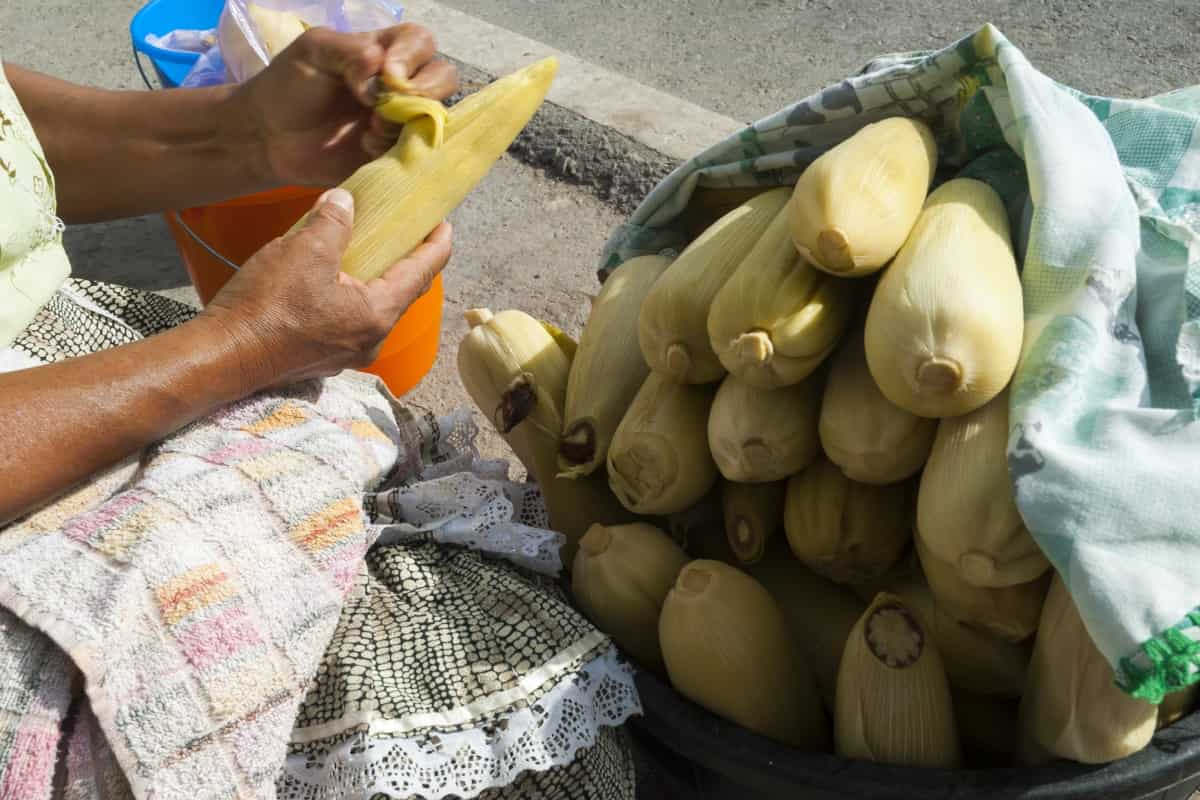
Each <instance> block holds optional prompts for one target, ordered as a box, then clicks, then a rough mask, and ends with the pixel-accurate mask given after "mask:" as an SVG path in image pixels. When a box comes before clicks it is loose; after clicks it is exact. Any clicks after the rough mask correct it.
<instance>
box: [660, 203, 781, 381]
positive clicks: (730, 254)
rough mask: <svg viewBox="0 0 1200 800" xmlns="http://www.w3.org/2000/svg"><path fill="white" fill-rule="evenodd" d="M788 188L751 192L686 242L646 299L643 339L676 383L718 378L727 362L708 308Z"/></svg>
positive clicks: (664, 374) (771, 216) (777, 207)
mask: <svg viewBox="0 0 1200 800" xmlns="http://www.w3.org/2000/svg"><path fill="white" fill-rule="evenodd" d="M787 198H788V190H787V189H785V188H780V189H772V190H770V191H768V192H764V193H762V194H760V195H757V196H755V197H752V198H751V199H749V200H747V201H746V202H745V203H743V204H742V205H740V206H738V207H737V208H735V209H734V210H733V211H731V212H729V213H728V214H726V215H725V216H723V217H721V219H719V220H717V221H716V222H715V223H714V224H713V225H712V226H711V227H709V228H708V229H707V230H706V231H705V232H704V233H703V234H701V235H700V237H699V238H698V239H696V240H695V241H694V242H692V243H691V244H690V245H688V246H687V248H686V249H684V251H683V252H682V253H681V254H680V256H679V258H677V259H675V262H674V263H673V264H671V266H670V267H668V268H667V270H666V271H665V272H664V273H663V274H662V276H661V277H660V278H659V279H658V281H657V282H656V283H655V284H654V286H653V288H651V290H650V293H649V294H647V295H646V298H645V300H643V301H642V309H641V313H640V314H639V315H638V342H639V344H640V346H641V348H642V355H643V356H645V358H646V363H647V364H648V365H649V366H650V369H651V370H653V371H655V372H658V373H660V374H661V375H663V376H664V377H666V378H669V379H670V380H672V381H674V382H676V383H713V382H715V381H718V380H720V379H721V376H722V375H724V374H725V368H724V367H723V366H721V362H720V361H719V360H718V359H717V355H716V353H714V352H713V348H712V345H711V344H710V343H709V339H708V329H707V320H708V310H709V308H710V307H711V306H712V302H713V298H714V297H716V295H717V292H719V291H720V290H721V287H722V286H724V285H725V281H727V280H728V279H729V277H730V275H732V274H733V271H734V270H735V269H737V267H738V265H739V264H740V263H741V261H742V259H743V258H745V256H746V254H747V253H749V252H750V249H751V248H752V247H753V246H754V243H755V242H757V241H758V239H759V237H760V236H762V233H763V231H764V230H766V228H767V225H768V224H770V222H771V220H772V219H773V218H774V217H775V215H776V214H777V213H778V212H779V210H780V209H781V208H783V206H784V204H786V203H787Z"/></svg>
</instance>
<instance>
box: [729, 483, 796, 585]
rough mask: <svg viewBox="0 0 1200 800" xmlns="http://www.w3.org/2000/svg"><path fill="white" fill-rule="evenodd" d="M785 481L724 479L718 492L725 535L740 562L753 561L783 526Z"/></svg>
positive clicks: (756, 559) (764, 550) (755, 561)
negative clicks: (761, 481)
mask: <svg viewBox="0 0 1200 800" xmlns="http://www.w3.org/2000/svg"><path fill="white" fill-rule="evenodd" d="M786 496H787V483H785V482H784V481H775V482H773V483H735V482H733V481H726V482H725V484H724V486H723V489H722V492H721V506H722V510H723V512H724V517H725V535H726V536H727V537H728V538H729V547H730V548H731V549H732V550H733V552H734V554H735V555H736V556H737V559H738V561H739V562H741V563H742V564H756V563H758V562H759V561H760V560H761V559H762V557H763V554H764V553H765V552H766V550H767V546H768V545H769V544H770V542H771V539H772V537H774V536H775V533H776V531H778V530H779V529H780V528H782V527H783V501H784V498H785V497H786Z"/></svg>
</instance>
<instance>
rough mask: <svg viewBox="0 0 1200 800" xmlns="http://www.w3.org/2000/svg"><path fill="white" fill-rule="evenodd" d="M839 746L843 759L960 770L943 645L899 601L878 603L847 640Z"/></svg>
mask: <svg viewBox="0 0 1200 800" xmlns="http://www.w3.org/2000/svg"><path fill="white" fill-rule="evenodd" d="M834 740H835V743H836V747H837V754H838V755H839V756H841V757H843V758H851V759H856V760H862V761H873V762H876V763H879V764H891V765H895V766H907V767H940V768H943V769H949V768H954V767H958V766H960V765H961V764H962V748H961V746H960V744H959V739H958V729H957V724H956V722H955V717H954V703H953V701H952V700H951V697H950V684H949V683H948V682H947V680H946V671H945V669H944V667H943V666H942V659H941V656H940V654H939V653H938V648H937V644H936V643H935V642H934V640H933V637H931V636H929V635H928V633H927V632H926V626H925V624H924V622H923V621H922V620H921V618H920V615H919V614H917V613H916V612H914V611H913V610H912V609H910V608H908V607H907V606H906V605H905V604H904V601H902V600H901V599H900V598H899V597H896V596H894V595H889V594H881V595H879V597H877V598H875V601H874V602H873V603H871V605H870V607H868V608H867V610H866V612H865V613H864V614H863V615H862V617H861V618H860V619H859V621H858V622H857V623H856V624H855V626H854V629H853V630H852V631H851V632H850V636H849V637H848V638H847V639H846V648H845V650H844V651H843V653H842V662H841V666H840V668H839V670H838V684H837V709H836V712H835V714H834Z"/></svg>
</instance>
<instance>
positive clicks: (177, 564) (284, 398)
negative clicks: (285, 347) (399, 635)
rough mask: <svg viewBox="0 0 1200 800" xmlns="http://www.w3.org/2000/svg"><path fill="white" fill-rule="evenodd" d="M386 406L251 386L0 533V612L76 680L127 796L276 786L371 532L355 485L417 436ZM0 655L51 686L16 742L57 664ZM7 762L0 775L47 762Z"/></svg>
mask: <svg viewBox="0 0 1200 800" xmlns="http://www.w3.org/2000/svg"><path fill="white" fill-rule="evenodd" d="M375 419H381V420H388V421H389V422H388V425H387V427H388V429H389V433H391V435H392V436H393V437H395V438H389V437H388V436H386V435H384V433H383V432H382V430H381V427H380V426H379V425H377V424H376V423H375V421H374V420H375ZM393 419H394V415H393V413H392V408H391V405H390V400H389V399H388V396H387V395H386V393H384V392H382V391H379V390H378V389H376V388H375V386H374V379H371V383H367V382H365V381H363V380H360V379H356V378H353V377H349V376H347V377H342V378H338V379H332V380H329V381H325V382H322V383H306V384H302V385H299V386H297V387H294V388H293V389H291V390H289V391H286V392H280V393H274V394H271V395H264V396H257V397H252V398H250V399H248V400H246V401H243V402H241V403H237V404H234V405H232V406H230V407H227V408H226V409H224V410H222V411H220V412H218V413H216V414H214V415H213V416H212V417H210V418H208V419H206V420H204V421H202V422H199V423H196V424H194V425H191V426H189V427H188V428H186V429H184V430H182V431H180V432H179V433H178V434H176V435H175V436H172V437H170V438H168V439H167V440H165V441H164V442H162V443H160V444H159V445H157V446H155V447H154V448H152V449H151V450H149V451H148V452H147V453H145V454H144V455H143V457H142V458H141V459H140V460H139V461H137V462H130V463H127V464H124V465H122V466H120V467H118V468H117V469H115V470H113V471H112V472H110V473H109V474H108V475H107V476H106V477H105V478H104V479H101V480H97V481H92V482H89V483H88V484H86V485H85V486H83V487H82V488H80V489H78V490H77V491H75V492H73V493H72V494H69V495H68V496H66V497H64V498H62V499H60V500H58V501H56V502H54V503H52V504H50V505H49V506H47V507H46V508H44V509H42V510H41V511H39V512H37V513H35V514H33V515H31V516H30V517H28V518H27V519H24V520H22V521H20V522H18V523H15V524H13V525H10V526H9V527H8V528H6V529H5V530H4V532H3V534H2V535H0V605H3V606H4V607H5V608H6V609H8V610H9V611H10V612H12V614H15V615H16V616H17V617H19V618H20V620H21V622H23V623H25V624H26V625H28V626H30V627H32V628H36V629H37V631H39V632H40V633H42V634H45V636H47V637H49V639H50V640H52V641H53V643H54V644H55V645H57V647H58V648H59V649H60V650H61V651H62V652H63V653H65V654H66V656H68V657H69V658H70V661H71V662H72V663H73V664H74V665H75V667H77V668H78V670H79V672H80V673H82V677H83V680H84V682H85V688H86V696H87V700H88V706H89V708H88V713H89V714H94V715H95V719H96V721H97V722H98V724H99V727H100V729H101V730H102V731H103V733H104V737H103V741H104V742H105V743H106V745H107V747H109V748H111V750H112V752H113V754H114V755H115V758H116V761H117V763H119V764H120V766H121V768H122V772H123V774H124V777H125V778H126V779H127V780H128V782H129V785H130V788H131V789H132V790H133V793H134V794H135V795H137V796H139V797H145V796H155V797H164V798H166V797H180V798H183V797H188V798H199V797H271V796H274V784H275V779H276V777H277V774H278V772H279V770H280V768H281V766H282V764H283V760H284V756H285V752H286V746H287V741H288V737H289V734H290V732H291V728H292V723H293V721H294V719H295V716H296V712H297V709H298V708H299V705H300V701H301V699H302V698H303V696H304V693H305V691H306V689H307V686H308V683H309V681H310V680H311V678H312V676H313V674H314V673H315V671H316V668H317V665H318V663H319V661H320V659H321V656H322V654H323V653H324V650H325V647H326V645H327V644H328V642H329V639H330V637H331V636H332V634H333V631H334V628H335V627H336V625H337V621H338V616H339V613H340V611H341V606H342V601H343V599H344V597H345V595H346V593H347V592H348V591H349V590H350V588H351V587H352V586H353V585H354V582H355V578H356V576H357V575H358V572H359V567H360V565H361V561H362V557H363V554H364V553H365V552H366V551H367V548H368V546H369V545H370V543H371V537H372V535H373V534H372V532H371V529H370V528H369V527H368V525H367V523H366V517H365V514H364V512H363V509H362V501H361V498H362V494H363V490H364V489H365V488H367V487H370V486H372V485H373V484H375V483H376V482H378V481H379V480H380V479H381V478H383V477H384V476H385V475H386V474H388V473H390V472H392V471H393V470H394V469H397V470H399V471H401V472H403V470H404V469H405V468H406V466H407V465H406V463H405V461H404V460H403V458H404V456H405V454H406V453H407V452H410V451H411V449H412V448H413V447H416V446H417V445H416V442H415V441H413V442H412V443H411V447H410V446H406V444H405V437H406V436H411V437H412V438H413V439H414V440H415V438H416V436H417V433H416V431H415V429H414V430H409V431H405V430H402V429H401V428H400V427H399V426H398V425H397V424H396V423H394V422H391V420H393ZM16 627H17V629H18V631H19V634H20V638H24V639H28V638H33V639H34V640H35V641H36V642H37V652H42V651H46V652H47V653H50V654H52V653H53V650H52V649H51V648H47V647H46V646H45V643H44V642H41V641H38V637H37V636H36V635H34V636H31V635H30V634H29V631H27V630H22V629H20V627H19V626H16ZM6 644H8V642H6ZM6 650H7V648H6ZM3 666H4V667H6V668H7V670H9V671H10V672H8V674H4V675H2V676H0V678H2V680H3V684H4V685H20V683H21V681H22V680H24V681H25V682H26V683H27V684H28V685H30V686H31V687H34V688H32V689H31V694H33V695H38V694H40V693H42V692H45V693H47V694H48V695H50V696H51V697H52V698H53V702H51V703H49V704H47V703H45V702H39V698H37V697H32V698H31V699H30V700H29V702H28V712H27V713H26V714H25V715H24V716H23V717H22V721H23V722H24V721H28V724H23V725H22V726H21V727H20V729H19V730H18V731H17V735H16V736H15V737H14V739H15V741H16V744H15V745H14V746H20V745H21V744H22V743H26V742H29V743H33V744H37V743H41V742H42V741H43V740H44V739H45V736H42V735H40V731H41V728H40V727H38V726H40V725H44V724H45V722H44V721H45V720H46V719H48V718H53V716H54V715H56V714H59V713H60V712H61V711H62V710H63V700H62V699H63V697H64V692H63V691H61V689H62V686H63V684H64V682H65V683H68V684H69V682H70V673H69V672H66V671H65V670H64V667H65V665H64V664H63V662H62V660H61V659H58V660H57V661H55V660H54V658H53V657H52V655H47V660H46V661H45V662H44V663H38V661H37V658H36V657H29V658H26V659H24V660H23V661H16V660H15V659H14V658H12V657H10V658H6V659H5V663H4V664H3ZM35 667H36V668H37V669H36V671H34V668H35ZM46 705H50V706H51V707H50V708H45V706H46ZM85 719H86V716H85ZM89 738H90V739H91V742H92V743H91V745H90V746H89V747H88V748H86V749H87V750H89V751H95V750H96V748H97V747H98V746H100V745H99V744H98V743H97V742H96V741H95V737H89ZM52 744H53V745H54V746H56V745H57V738H55V739H54V740H53V742H52ZM31 746H32V745H31ZM6 763H7V766H8V767H9V768H11V769H14V770H17V771H19V772H20V775H13V776H12V777H13V779H14V780H16V779H20V780H26V779H29V780H32V779H33V778H34V777H36V778H37V779H39V780H40V779H42V778H44V777H45V775H46V771H45V769H42V768H40V767H39V769H38V770H37V771H36V775H35V776H29V771H30V767H29V764H30V762H28V761H27V760H26V759H21V758H13V759H9V760H8V761H7V762H6ZM39 763H40V762H39ZM3 777H4V780H5V781H7V780H8V779H9V778H10V775H9V773H8V772H6V773H5V775H4V776H3ZM20 796H22V797H25V796H28V797H36V796H38V795H36V794H32V793H31V794H21V795H20Z"/></svg>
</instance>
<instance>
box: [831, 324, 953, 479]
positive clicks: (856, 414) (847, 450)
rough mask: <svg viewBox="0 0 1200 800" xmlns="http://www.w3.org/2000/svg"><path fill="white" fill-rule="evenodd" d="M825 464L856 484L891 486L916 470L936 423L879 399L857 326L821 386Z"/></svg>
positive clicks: (931, 437)
mask: <svg viewBox="0 0 1200 800" xmlns="http://www.w3.org/2000/svg"><path fill="white" fill-rule="evenodd" d="M818 430H819V433H820V437H821V447H822V449H823V450H824V451H825V455H826V456H828V457H829V460H830V461H832V462H833V463H835V464H837V465H838V466H839V467H841V470H842V472H844V473H845V474H846V477H848V478H850V479H851V480H854V481H858V482H859V483H873V484H884V483H896V482H898V481H902V480H905V479H906V478H910V477H912V476H913V475H915V474H916V473H917V472H919V471H920V469H921V467H923V466H924V465H925V461H926V459H927V458H928V457H929V451H930V448H932V447H933V439H934V435H935V434H936V433H937V422H936V421H935V420H931V419H924V418H922V417H918V416H917V415H915V414H911V413H909V412H908V411H905V410H904V409H902V408H900V407H899V406H897V405H895V404H894V403H892V402H891V401H890V400H888V399H887V398H886V397H884V396H883V392H881V391H879V386H878V385H876V383H875V379H874V378H872V377H871V372H870V370H869V369H867V354H866V349H865V346H864V344H863V333H862V330H861V328H860V329H857V330H856V331H855V332H854V333H853V334H852V335H850V336H848V337H847V338H846V341H845V342H844V343H843V344H842V346H841V347H840V348H838V351H837V353H835V354H834V356H833V359H832V363H831V367H830V370H829V379H828V380H827V381H826V383H825V394H824V396H823V397H822V399H821V416H820V421H819V424H818Z"/></svg>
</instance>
